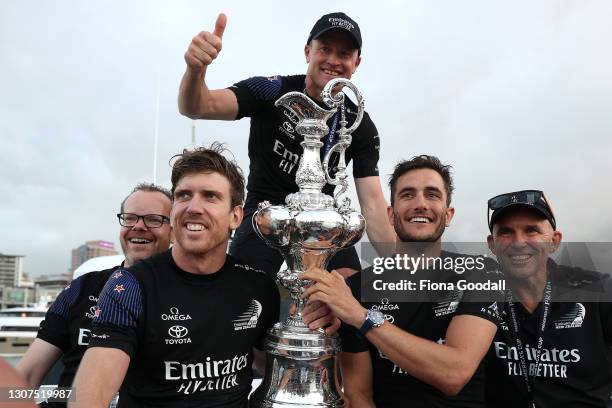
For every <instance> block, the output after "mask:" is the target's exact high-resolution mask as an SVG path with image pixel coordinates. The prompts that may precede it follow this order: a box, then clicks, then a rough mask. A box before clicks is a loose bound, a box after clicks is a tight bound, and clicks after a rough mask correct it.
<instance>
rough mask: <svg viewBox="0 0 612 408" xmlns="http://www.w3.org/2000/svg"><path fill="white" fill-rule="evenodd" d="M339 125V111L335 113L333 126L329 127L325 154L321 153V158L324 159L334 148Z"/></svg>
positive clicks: (324, 149)
mask: <svg viewBox="0 0 612 408" xmlns="http://www.w3.org/2000/svg"><path fill="white" fill-rule="evenodd" d="M337 126H338V113H337V112H336V113H335V114H334V121H333V122H332V125H331V128H330V129H329V134H328V135H327V139H326V140H325V147H324V148H323V154H322V155H321V159H323V158H324V157H325V156H326V155H327V152H329V149H331V148H332V146H333V144H334V139H335V136H336V127H337Z"/></svg>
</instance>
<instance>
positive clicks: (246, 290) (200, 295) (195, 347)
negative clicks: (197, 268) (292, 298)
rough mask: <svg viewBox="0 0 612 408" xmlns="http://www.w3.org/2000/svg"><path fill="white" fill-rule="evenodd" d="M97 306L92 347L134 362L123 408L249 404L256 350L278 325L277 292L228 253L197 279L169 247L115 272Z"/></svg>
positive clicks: (122, 396) (125, 386)
mask: <svg viewBox="0 0 612 408" xmlns="http://www.w3.org/2000/svg"><path fill="white" fill-rule="evenodd" d="M98 306H99V308H100V312H99V313H98V316H97V317H96V318H95V320H94V325H93V332H92V336H91V341H90V344H89V347H110V348H117V349H120V350H123V351H124V352H125V353H126V354H128V355H129V356H130V357H131V361H130V366H129V368H128V371H127V374H126V377H125V380H124V382H123V385H122V387H121V390H120V393H119V407H120V408H126V407H128V408H132V407H179V408H185V407H246V406H247V397H248V394H249V392H250V390H251V381H252V369H251V363H252V361H253V347H255V346H259V345H260V343H261V340H262V339H263V337H264V335H265V334H266V330H267V329H268V328H270V327H271V326H272V325H273V324H274V322H276V321H277V320H278V310H279V294H278V290H277V289H276V286H275V284H274V282H273V281H272V280H271V279H270V278H269V277H267V276H266V275H265V274H264V273H261V272H258V271H255V270H254V268H252V267H250V266H248V265H244V264H241V263H238V262H236V261H235V260H234V259H233V258H232V257H231V256H228V257H227V259H226V262H225V264H224V265H223V267H222V268H221V269H220V270H218V271H217V272H215V273H213V274H210V275H197V274H193V273H189V272H186V271H183V270H181V269H180V268H179V267H178V266H177V265H176V263H175V262H174V260H173V259H172V255H171V250H168V251H166V252H163V253H161V254H158V255H155V256H153V257H151V258H149V259H147V260H145V261H142V262H140V263H138V264H137V265H134V266H133V267H131V268H129V269H119V270H117V271H115V272H114V273H113V274H112V275H111V277H110V278H109V280H108V282H107V284H106V286H105V287H104V290H103V291H102V293H101V294H100V300H99V303H98Z"/></svg>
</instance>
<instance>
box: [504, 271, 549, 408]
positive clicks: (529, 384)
mask: <svg viewBox="0 0 612 408" xmlns="http://www.w3.org/2000/svg"><path fill="white" fill-rule="evenodd" d="M551 297H552V284H551V282H550V279H547V280H546V287H545V288H544V299H543V303H544V307H543V310H542V314H541V316H540V324H539V325H538V344H537V348H536V352H535V356H534V360H535V370H534V373H533V380H532V381H530V380H529V374H528V372H527V360H526V358H525V346H524V345H523V340H522V339H521V335H520V333H519V325H518V319H517V317H516V313H517V312H516V304H515V303H514V299H513V296H512V291H511V290H509V291H508V292H507V293H506V302H508V308H509V309H510V320H511V323H512V324H511V326H512V331H513V333H514V339H515V342H516V349H517V354H518V357H519V361H520V364H521V371H522V374H523V380H524V381H525V386H526V387H527V393H528V394H529V397H530V398H531V407H532V408H535V407H536V404H535V398H534V392H533V382H534V381H535V377H536V376H537V375H538V369H539V367H540V355H541V354H542V344H543V343H544V329H545V328H546V321H547V320H548V316H549V315H550V305H551V301H550V300H551Z"/></svg>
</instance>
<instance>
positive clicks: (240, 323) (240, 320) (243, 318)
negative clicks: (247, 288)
mask: <svg viewBox="0 0 612 408" xmlns="http://www.w3.org/2000/svg"><path fill="white" fill-rule="evenodd" d="M261 310H262V307H261V303H259V301H257V300H255V299H253V300H251V305H250V306H249V308H248V309H247V311H246V312H244V313H242V314H241V315H240V316H238V317H237V318H236V319H234V320H232V322H233V323H234V330H236V331H238V330H246V329H252V328H254V327H257V321H258V320H259V316H261Z"/></svg>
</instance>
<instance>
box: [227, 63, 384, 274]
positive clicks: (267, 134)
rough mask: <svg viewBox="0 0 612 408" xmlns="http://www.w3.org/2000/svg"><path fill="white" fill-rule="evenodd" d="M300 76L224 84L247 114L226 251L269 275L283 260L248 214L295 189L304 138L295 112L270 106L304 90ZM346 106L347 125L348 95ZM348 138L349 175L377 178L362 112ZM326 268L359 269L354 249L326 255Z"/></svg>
mask: <svg viewBox="0 0 612 408" xmlns="http://www.w3.org/2000/svg"><path fill="white" fill-rule="evenodd" d="M305 78H306V76H305V75H293V76H275V77H270V78H266V77H253V78H249V79H246V80H244V81H241V82H238V83H237V84H235V85H233V86H232V87H230V88H229V89H230V90H231V91H232V92H234V94H235V95H236V98H237V100H238V115H237V116H236V119H241V118H243V117H250V118H251V130H250V135H249V159H250V165H249V177H248V183H247V192H248V193H247V197H246V202H245V207H244V219H243V221H242V224H241V225H240V227H239V228H238V230H237V231H236V234H235V236H234V239H233V240H232V245H231V248H230V253H232V254H235V256H239V257H240V258H241V259H243V260H245V261H246V262H248V263H249V264H252V265H253V266H256V267H258V268H259V269H262V270H264V271H266V272H267V273H269V274H270V275H271V276H274V277H275V276H276V272H277V271H278V269H279V268H280V266H281V264H282V262H283V260H282V257H281V255H280V254H279V253H278V252H277V251H276V250H274V249H272V248H269V247H267V246H266V245H265V243H264V242H263V240H261V239H260V238H259V237H258V236H257V235H256V233H255V231H254V230H253V226H252V222H251V218H252V215H253V213H254V212H255V211H256V210H257V205H258V204H259V203H260V202H262V201H265V200H267V201H269V202H270V203H271V204H285V197H286V196H287V195H288V194H290V193H294V192H296V191H298V187H297V184H296V183H295V174H296V171H297V169H298V164H299V161H300V157H301V155H302V153H303V150H304V149H303V148H302V146H300V143H301V142H302V139H303V138H302V136H300V135H298V133H297V132H296V131H295V126H296V124H297V123H298V122H297V118H296V117H295V115H294V114H293V113H292V112H291V111H290V110H288V109H287V108H284V107H276V106H274V102H275V101H276V100H277V99H278V98H280V97H281V96H282V95H284V94H285V93H287V92H291V91H299V92H305ZM345 104H346V107H347V109H346V112H347V120H348V122H349V124H351V123H353V121H354V119H355V117H356V110H357V108H356V106H355V105H354V104H353V103H352V102H351V101H350V100H348V98H346V102H345ZM338 122H339V120H338V118H336V115H335V116H334V117H332V118H331V119H330V120H329V122H328V126H329V128H330V133H329V134H328V135H327V136H325V137H324V138H322V139H321V141H322V142H323V143H324V144H325V148H321V152H322V154H323V152H324V151H325V150H326V149H329V148H330V147H331V146H332V145H333V144H334V143H335V142H336V141H337V140H335V139H334V138H336V137H337V135H336V131H337V130H338V128H339V126H340V125H339V123H338ZM352 138H353V139H352V143H351V145H350V147H349V148H348V149H347V151H346V160H347V162H349V161H351V160H353V176H354V177H355V178H361V177H369V176H378V167H377V166H378V156H379V153H378V150H379V139H378V131H377V130H376V127H375V126H374V123H373V122H372V120H371V119H370V117H369V115H368V114H367V113H364V115H363V120H362V121H361V124H360V125H359V127H358V128H357V129H356V131H355V132H354V133H353V134H352ZM334 156H335V157H334ZM337 156H338V155H333V156H332V159H331V160H330V165H331V167H333V166H335V165H336V164H337V162H338V157H337ZM333 190H334V186H332V185H329V184H327V185H326V186H325V187H324V189H323V192H324V193H326V194H329V195H331V194H332V193H333ZM329 267H330V268H331V269H334V268H340V267H349V268H353V269H356V270H359V269H360V264H359V258H358V257H357V253H356V251H355V249H353V248H351V249H347V250H344V251H340V252H339V253H338V254H336V256H335V257H334V258H332V259H331V261H330V265H329Z"/></svg>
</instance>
